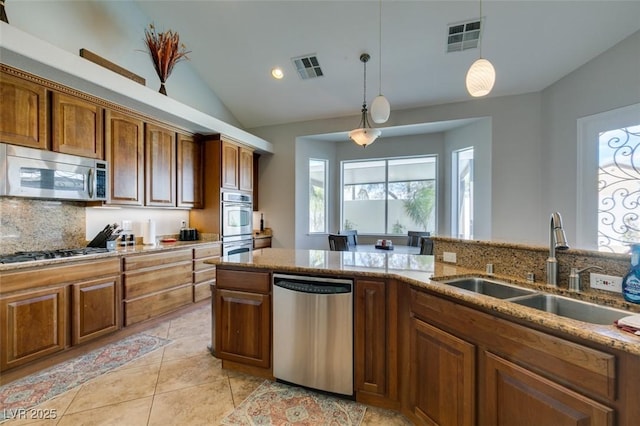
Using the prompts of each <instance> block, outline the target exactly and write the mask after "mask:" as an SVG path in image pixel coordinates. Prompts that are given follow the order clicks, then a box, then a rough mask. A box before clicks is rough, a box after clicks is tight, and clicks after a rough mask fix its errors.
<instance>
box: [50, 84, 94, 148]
mask: <svg viewBox="0 0 640 426" xmlns="http://www.w3.org/2000/svg"><path fill="white" fill-rule="evenodd" d="M51 108H52V113H53V144H52V147H51V148H52V149H53V151H57V152H63V153H65V154H74V155H80V156H83V157H91V158H99V159H102V158H104V146H103V139H102V133H103V130H102V119H103V117H102V114H103V112H102V108H101V107H99V106H98V105H96V104H93V103H91V102H89V101H85V100H83V99H79V98H76V97H74V96H71V95H65V94H62V93H54V94H53V97H52V106H51Z"/></svg>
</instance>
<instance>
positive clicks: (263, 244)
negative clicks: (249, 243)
mask: <svg viewBox="0 0 640 426" xmlns="http://www.w3.org/2000/svg"><path fill="white" fill-rule="evenodd" d="M268 247H271V238H256V239H254V240H253V248H254V249H261V248H268Z"/></svg>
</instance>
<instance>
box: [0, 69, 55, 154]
mask: <svg viewBox="0 0 640 426" xmlns="http://www.w3.org/2000/svg"><path fill="white" fill-rule="evenodd" d="M48 131H49V124H48V112H47V91H46V89H45V88H44V87H42V86H40V85H38V84H36V83H32V82H30V81H26V80H22V79H21V78H18V77H14V76H12V75H9V74H6V73H1V74H0V140H1V141H2V142H7V143H12V144H16V145H23V146H28V147H31V148H39V149H47V138H48Z"/></svg>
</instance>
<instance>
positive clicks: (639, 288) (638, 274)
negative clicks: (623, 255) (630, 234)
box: [622, 244, 640, 303]
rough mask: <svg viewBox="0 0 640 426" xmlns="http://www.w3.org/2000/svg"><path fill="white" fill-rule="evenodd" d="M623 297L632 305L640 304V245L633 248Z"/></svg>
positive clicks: (624, 282) (624, 281)
mask: <svg viewBox="0 0 640 426" xmlns="http://www.w3.org/2000/svg"><path fill="white" fill-rule="evenodd" d="M622 295H623V296H624V299H625V300H626V301H628V302H631V303H640V244H634V245H632V246H631V267H630V268H629V273H628V274H627V275H625V277H624V278H623V279H622Z"/></svg>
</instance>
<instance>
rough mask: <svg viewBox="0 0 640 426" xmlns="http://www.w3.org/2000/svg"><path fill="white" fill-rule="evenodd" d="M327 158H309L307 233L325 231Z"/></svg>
mask: <svg viewBox="0 0 640 426" xmlns="http://www.w3.org/2000/svg"><path fill="white" fill-rule="evenodd" d="M327 169H328V168H327V160H314V159H309V233H314V232H327Z"/></svg>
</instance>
